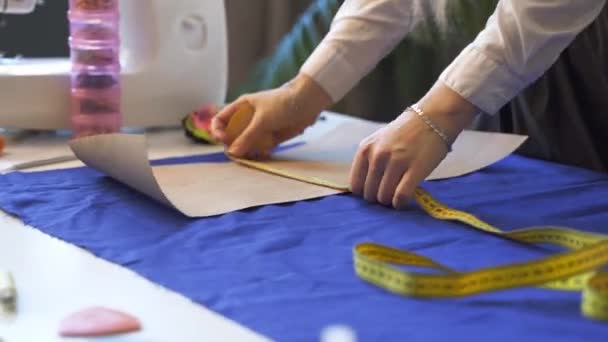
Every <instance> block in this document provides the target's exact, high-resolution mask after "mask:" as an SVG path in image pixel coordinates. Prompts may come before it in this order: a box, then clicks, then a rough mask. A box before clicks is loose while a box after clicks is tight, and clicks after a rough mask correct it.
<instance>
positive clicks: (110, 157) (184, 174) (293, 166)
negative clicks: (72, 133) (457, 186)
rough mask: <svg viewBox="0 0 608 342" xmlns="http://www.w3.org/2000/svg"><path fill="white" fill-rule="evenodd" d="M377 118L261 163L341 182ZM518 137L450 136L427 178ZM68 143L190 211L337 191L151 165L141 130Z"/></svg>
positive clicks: (267, 177)
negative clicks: (442, 155) (443, 156)
mask: <svg viewBox="0 0 608 342" xmlns="http://www.w3.org/2000/svg"><path fill="white" fill-rule="evenodd" d="M382 126H383V124H379V123H373V122H368V121H360V120H354V121H350V122H344V123H342V124H340V125H338V126H337V127H336V128H334V129H333V130H331V131H330V132H329V133H327V134H326V135H323V136H321V137H319V138H317V139H314V140H312V141H310V142H308V143H306V144H304V145H302V146H298V147H295V148H292V149H288V150H285V151H282V152H279V153H276V154H275V155H274V156H273V159H272V160H270V161H268V162H264V163H263V166H264V167H269V168H275V169H280V170H281V171H283V172H288V173H290V174H293V175H297V176H298V177H305V178H311V177H314V178H317V179H321V180H324V181H329V182H332V183H335V184H340V185H342V186H343V187H344V188H347V187H348V175H349V172H350V165H351V161H352V159H353V157H354V155H355V153H356V151H357V148H358V145H359V142H360V141H361V140H362V139H363V138H365V137H366V136H368V135H369V134H371V133H373V132H374V131H376V130H377V129H379V128H381V127H382ZM525 139H526V137H524V136H518V135H511V134H500V133H485V132H473V131H465V132H463V133H462V134H461V135H460V137H459V138H458V139H457V141H456V142H455V144H454V146H453V152H452V153H450V154H449V155H448V157H446V159H444V160H443V162H442V163H441V164H440V165H439V166H438V167H437V168H436V169H435V171H434V172H433V173H432V174H431V175H430V176H429V177H428V178H427V179H428V180H436V179H444V178H450V177H457V176H461V175H464V174H467V173H470V172H474V171H477V170H479V169H481V168H483V167H486V166H488V165H491V164H493V163H495V162H496V161H498V160H500V159H502V158H504V157H506V156H507V155H509V154H511V153H512V152H513V151H514V150H515V149H516V148H517V147H518V146H520V145H521V144H522V143H523V142H524V141H525ZM71 148H72V150H73V151H74V153H75V155H76V156H77V157H78V158H79V159H80V160H82V161H83V162H84V163H85V164H87V165H88V166H90V167H92V168H95V169H97V170H99V171H100V172H102V173H105V174H107V175H108V176H110V177H112V178H114V179H115V180H117V181H119V182H122V183H123V184H125V185H127V186H129V187H131V188H133V189H135V190H137V191H139V192H141V193H144V194H146V195H147V196H149V197H151V198H153V199H155V200H157V201H159V202H161V203H163V204H165V205H168V206H170V207H173V208H175V209H177V210H179V211H180V212H182V213H183V214H185V215H187V216H189V217H205V216H212V215H218V214H224V213H228V212H231V211H236V210H241V209H246V208H251V207H256V206H261V205H267V204H278V203H286V202H294V201H300V200H306V199H313V198H318V197H324V196H329V195H333V194H337V193H340V192H343V191H341V190H336V189H331V188H328V187H324V186H320V185H316V184H310V183H307V182H302V181H299V180H296V179H291V178H288V177H281V176H278V175H276V174H273V173H271V172H265V171H262V170H258V169H255V168H252V167H246V166H243V165H240V164H238V163H234V162H227V163H196V164H186V165H165V166H154V167H152V166H151V165H150V163H149V161H148V146H147V140H146V137H145V136H143V135H129V134H110V135H101V136H93V137H87V138H83V139H79V140H75V141H73V142H72V143H71ZM313 182H314V181H313Z"/></svg>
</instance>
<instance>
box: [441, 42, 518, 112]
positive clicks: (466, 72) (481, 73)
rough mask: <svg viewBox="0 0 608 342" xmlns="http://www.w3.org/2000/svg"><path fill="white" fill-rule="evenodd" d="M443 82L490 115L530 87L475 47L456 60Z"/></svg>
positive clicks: (442, 78) (445, 74)
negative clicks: (526, 86)
mask: <svg viewBox="0 0 608 342" xmlns="http://www.w3.org/2000/svg"><path fill="white" fill-rule="evenodd" d="M439 80H440V81H442V82H443V83H444V84H445V85H446V86H447V87H449V88H451V89H452V90H454V91H455V92H456V93H458V94H459V95H460V96H462V97H463V98H465V99H466V100H467V101H469V102H471V103H472V104H473V105H475V106H476V107H477V108H479V109H480V110H481V111H482V112H484V113H486V114H496V113H497V112H498V111H499V110H500V108H501V107H502V106H504V105H505V104H506V103H507V102H509V101H511V99H512V98H513V97H515V96H516V95H517V94H518V93H519V92H520V91H521V90H522V89H523V88H524V87H525V84H526V82H525V80H523V79H521V78H520V77H519V76H518V75H517V74H515V73H514V72H513V71H511V70H509V68H508V67H507V66H506V65H505V64H502V63H500V62H499V61H497V60H496V59H493V58H492V57H490V56H488V55H487V54H486V53H484V52H483V51H481V50H480V49H478V48H477V47H476V46H475V45H473V44H470V45H468V46H467V47H466V48H465V49H464V50H463V51H462V52H461V53H460V54H459V55H458V57H456V59H455V60H454V61H453V62H452V63H451V64H450V65H449V66H448V67H447V68H446V69H445V70H444V71H443V72H442V73H441V75H440V76H439Z"/></svg>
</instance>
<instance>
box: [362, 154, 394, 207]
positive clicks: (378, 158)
mask: <svg viewBox="0 0 608 342" xmlns="http://www.w3.org/2000/svg"><path fill="white" fill-rule="evenodd" d="M390 157H391V154H390V152H388V151H387V152H385V151H382V150H380V151H372V153H370V158H369V170H368V171H367V177H366V179H365V186H364V191H363V197H364V198H365V200H366V201H368V202H372V203H374V202H377V201H378V188H379V187H380V182H381V181H382V178H383V176H384V174H385V171H386V165H387V164H388V162H389V159H390Z"/></svg>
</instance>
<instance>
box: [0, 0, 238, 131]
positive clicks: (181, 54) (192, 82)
mask: <svg viewBox="0 0 608 342" xmlns="http://www.w3.org/2000/svg"><path fill="white" fill-rule="evenodd" d="M63 1H67V0H63ZM37 3H38V0H0V13H5V14H22V15H24V14H28V13H31V12H33V11H34V10H35V8H36V5H37ZM66 16H67V13H66ZM120 16H121V21H120V26H121V30H120V32H121V52H120V56H121V57H120V59H121V66H122V73H121V79H122V86H123V95H122V111H123V122H124V126H125V127H162V126H176V125H178V124H179V122H180V119H181V118H182V117H183V116H184V115H186V114H187V113H188V112H190V111H192V110H194V109H196V108H198V107H200V106H201V105H202V104H208V103H215V104H221V103H222V102H223V101H224V98H225V93H226V87H227V73H228V72H227V68H228V67H227V59H228V56H227V55H228V52H227V33H226V18H225V10H224V2H223V1H220V0H172V1H167V0H121V1H120ZM67 39H68V37H66V40H67ZM32 44H35V43H34V42H33V43H32ZM70 67H71V66H70V61H69V59H67V58H60V59H27V58H19V59H7V58H3V59H0V89H2V91H0V127H3V128H18V129H39V130H55V129H63V128H69V127H70V120H69V119H70V80H69V76H70Z"/></svg>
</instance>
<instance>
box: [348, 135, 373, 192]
mask: <svg viewBox="0 0 608 342" xmlns="http://www.w3.org/2000/svg"><path fill="white" fill-rule="evenodd" d="M359 146H360V147H359V149H358V150H357V154H356V155H355V158H354V161H353V165H352V167H351V169H350V179H349V183H350V191H351V192H352V193H353V194H355V195H357V196H361V195H363V189H364V186H365V179H366V178H367V170H368V169H369V162H368V159H367V158H368V156H369V148H370V145H368V144H366V143H362V144H361V145H359Z"/></svg>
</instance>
